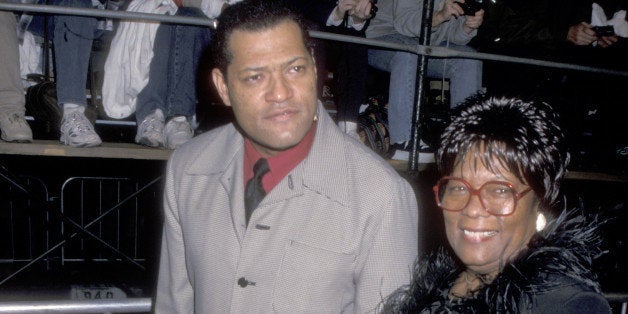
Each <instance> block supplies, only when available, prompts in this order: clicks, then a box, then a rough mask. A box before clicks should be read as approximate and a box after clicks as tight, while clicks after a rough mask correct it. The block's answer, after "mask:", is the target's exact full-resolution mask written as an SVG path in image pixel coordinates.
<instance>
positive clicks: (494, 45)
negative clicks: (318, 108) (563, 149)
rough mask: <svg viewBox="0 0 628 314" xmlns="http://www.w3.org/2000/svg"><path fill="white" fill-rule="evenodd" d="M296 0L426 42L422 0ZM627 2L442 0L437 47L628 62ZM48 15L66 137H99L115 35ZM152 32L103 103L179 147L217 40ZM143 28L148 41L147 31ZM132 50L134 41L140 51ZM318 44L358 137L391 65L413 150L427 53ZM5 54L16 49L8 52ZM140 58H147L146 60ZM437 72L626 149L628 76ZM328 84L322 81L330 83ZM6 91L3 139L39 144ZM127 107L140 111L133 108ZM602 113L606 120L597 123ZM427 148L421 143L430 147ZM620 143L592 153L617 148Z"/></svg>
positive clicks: (200, 30)
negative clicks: (97, 101) (98, 44)
mask: <svg viewBox="0 0 628 314" xmlns="http://www.w3.org/2000/svg"><path fill="white" fill-rule="evenodd" d="M467 1H469V2H470V0H467ZM52 2H53V3H52V4H54V5H66V6H75V7H88V8H94V7H101V8H107V2H105V3H101V2H99V1H90V0H58V1H52ZM140 2H142V1H140V0H136V1H131V4H130V5H129V4H128V3H127V4H126V5H124V2H122V3H123V6H122V7H123V8H127V7H132V6H133V3H140ZM295 4H296V6H297V7H298V9H299V10H301V11H302V13H304V14H305V15H306V17H308V18H309V19H311V20H312V21H313V22H314V23H315V24H317V25H318V29H319V30H323V31H328V32H334V33H339V34H345V35H353V36H358V37H368V38H372V39H379V40H384V41H388V42H394V43H403V44H409V45H416V44H418V43H419V35H420V29H421V17H422V9H423V1H419V2H411V1H407V0H380V1H378V2H376V3H374V2H371V1H369V0H341V1H338V2H336V1H308V0H303V1H298V2H295ZM468 4H469V5H470V4H471V3H468ZM227 5H229V2H228V1H223V0H212V1H209V0H206V1H192V0H190V1H166V2H165V4H164V5H161V6H160V7H159V8H157V9H155V10H156V11H158V12H157V13H163V14H176V15H181V16H193V17H202V16H206V17H209V18H215V17H217V16H218V15H219V14H220V12H221V10H222V9H223V8H224V6H227ZM627 6H628V5H627V4H626V2H625V1H621V0H577V1H566V0H560V1H549V0H530V1H522V0H500V1H484V2H482V3H480V6H478V8H477V9H476V10H473V11H472V12H465V10H464V9H466V8H467V7H468V5H467V4H464V1H462V0H461V1H453V0H436V1H435V2H434V5H433V8H434V11H433V18H432V23H431V26H432V28H431V30H432V33H431V45H439V46H446V47H449V48H452V49H457V50H464V51H475V50H477V51H479V52H487V53H495V54H503V55H509V56H517V57H529V58H534V59H542V60H551V61H559V62H566V63H575V64H583V65H590V66H596V67H604V68H610V69H615V70H626V69H628V62H627V60H626V51H628V50H627V44H626V36H627V35H628V34H627V33H628V26H627V22H626V9H627ZM8 16H9V13H7V12H3V19H4V17H8ZM50 20H51V23H50V24H49V33H50V34H51V37H52V42H53V47H54V52H55V54H54V60H55V78H56V79H55V81H56V88H57V98H58V104H59V106H60V110H62V112H63V121H62V122H61V125H60V132H61V138H60V140H61V142H62V143H63V144H66V145H70V146H76V147H90V146H96V145H100V143H101V139H100V137H99V136H98V134H97V133H96V131H95V130H94V126H93V124H92V121H90V120H89V119H87V118H86V117H85V114H84V112H85V107H86V106H87V105H88V101H87V99H86V97H85V88H84V87H85V86H86V80H87V73H88V64H89V58H90V53H91V49H92V43H93V41H94V39H95V38H99V36H102V34H103V33H106V32H104V31H103V30H99V29H98V25H101V24H100V23H99V20H98V19H96V18H92V17H81V16H72V15H59V16H54V17H53V18H52V19H50ZM3 23H4V22H3ZM5 24H6V23H5ZM120 24H122V23H120ZM600 26H607V27H606V28H603V27H602V28H601V27H600ZM609 26H610V30H609ZM2 27H3V36H5V35H6V34H4V32H5V31H6V30H7V27H12V29H13V28H14V27H15V26H14V25H9V24H7V25H4V24H3V26H2ZM147 28H148V27H147ZM120 29H122V27H120ZM114 31H115V30H114ZM602 31H606V32H605V33H602ZM41 32H42V30H39V33H41ZM120 32H121V31H120ZM146 34H148V37H150V38H151V39H150V40H149V43H148V46H147V47H149V48H150V49H148V50H146V47H145V46H142V47H141V48H137V50H141V49H144V50H142V51H138V52H136V53H138V54H142V53H143V54H144V55H149V58H148V59H147V60H149V61H150V63H149V65H146V64H144V69H143V70H142V71H143V72H141V74H139V75H138V77H137V78H133V80H135V83H137V82H138V81H139V84H138V85H133V82H131V83H129V84H128V85H129V86H127V88H128V89H129V90H130V92H131V95H130V96H129V95H126V94H125V95H123V96H122V98H123V101H122V102H123V103H122V109H119V108H118V109H116V108H113V109H111V108H108V105H107V103H106V102H113V103H114V105H116V106H117V105H119V104H118V103H119V102H121V101H120V100H119V98H120V95H116V94H115V93H114V95H113V96H111V92H109V93H108V92H107V90H109V91H111V90H113V91H117V90H119V89H120V88H119V85H120V84H121V83H120V82H119V81H118V80H117V79H118V78H119V77H123V76H124V74H126V72H125V73H122V74H120V75H118V76H115V75H116V74H115V73H114V74H111V73H112V72H114V71H111V68H113V69H114V70H115V71H118V69H117V68H116V67H122V64H121V61H120V60H116V59H115V58H113V57H111V56H110V57H109V58H108V61H107V62H108V63H112V64H113V65H111V66H110V71H109V74H107V73H105V75H109V76H112V75H113V79H107V78H106V79H105V84H104V85H107V84H109V86H105V88H103V90H104V102H105V104H104V106H105V109H108V110H107V114H108V115H109V116H110V117H113V118H124V117H127V116H130V115H131V114H135V118H136V120H137V124H138V129H137V135H136V137H135V141H136V142H137V143H140V144H143V145H147V146H151V147H165V148H171V149H173V148H176V147H178V146H180V145H182V144H183V143H184V142H186V141H187V140H188V139H189V138H191V137H192V136H193V135H194V127H195V125H196V124H195V120H194V117H195V113H196V110H197V109H196V105H197V86H198V82H197V81H196V80H197V76H196V75H195V74H196V73H197V67H198V59H199V56H200V55H201V53H202V51H203V49H204V48H205V47H206V46H207V45H208V44H209V42H210V38H211V30H210V29H209V28H207V27H198V26H183V25H171V24H162V25H161V26H159V28H157V27H154V28H151V29H146V30H144V33H142V35H146ZM115 35H116V36H118V35H119V34H117V33H116V34H115ZM136 35H137V38H138V39H139V37H140V36H141V35H140V34H136ZM130 38H131V40H133V38H136V37H134V36H131V37H130ZM114 40H115V39H114ZM140 41H141V40H140ZM3 42H4V40H3ZM138 45H139V44H138ZM9 46H10V45H9ZM9 46H7V47H3V48H8V47H9ZM126 48H128V47H124V49H126ZM131 48H132V47H130V48H128V49H130V50H133V49H131ZM8 49H13V48H8ZM119 49H120V48H118V50H119ZM315 49H316V53H315V56H316V58H317V66H318V75H319V78H321V77H323V78H324V77H326V76H327V73H328V72H333V73H334V80H335V85H334V87H335V89H334V95H335V104H336V106H337V108H338V111H337V112H338V114H337V122H338V125H339V126H340V127H341V128H342V129H343V130H344V131H345V132H346V133H349V134H351V135H353V136H354V137H358V136H357V128H358V123H357V121H358V113H359V108H360V106H361V105H363V104H365V103H366V102H367V99H368V97H369V96H373V95H369V90H368V89H367V80H368V75H369V73H370V72H369V71H368V70H369V67H373V68H376V69H380V70H384V71H387V72H390V85H389V88H388V96H389V99H388V124H389V125H388V131H389V132H390V140H391V143H392V144H394V145H393V146H394V147H395V148H396V149H397V151H398V153H402V154H396V155H395V156H394V157H393V158H395V159H407V151H406V149H407V147H408V146H409V145H408V144H409V141H410V128H411V122H412V121H411V116H412V109H413V107H414V93H415V87H416V86H415V85H416V81H415V79H416V64H417V59H418V58H417V55H414V54H412V53H406V52H399V51H394V50H385V49H377V48H374V47H368V46H364V45H358V44H351V43H342V42H333V43H332V42H328V41H319V44H318V45H317V47H316V48H315ZM13 54H14V53H13ZM3 55H6V56H9V54H8V53H7V52H4V50H3ZM116 56H118V55H116ZM118 57H119V56H118ZM109 59H112V60H109ZM15 62H17V61H15V60H13V59H7V62H4V64H5V65H8V64H9V63H10V64H13V65H14V64H15ZM116 62H117V63H116ZM138 62H140V63H141V62H144V63H146V61H145V60H140V61H138ZM119 71H121V72H123V70H119ZM14 72H15V71H2V75H3V76H9V75H13V76H15V74H11V73H14ZM129 73H134V72H129ZM427 75H428V77H432V78H442V79H447V80H449V82H450V89H449V93H450V95H451V97H450V99H449V105H450V106H451V107H455V106H456V105H457V104H458V103H460V102H462V101H463V100H464V99H465V98H467V97H468V96H470V95H473V94H474V93H476V92H477V91H480V90H482V89H484V90H487V91H489V92H492V93H501V94H508V95H512V94H526V95H536V96H539V97H542V98H544V99H547V100H549V101H551V103H553V104H555V106H557V107H559V110H558V111H559V112H561V113H564V116H565V120H566V121H565V123H566V124H567V125H569V126H570V127H568V134H569V136H570V139H571V140H572V142H573V144H574V145H575V146H578V145H581V144H583V143H585V142H587V141H586V140H583V139H582V135H583V134H587V135H591V134H592V132H593V133H597V134H596V135H599V136H601V137H603V138H605V141H606V142H607V143H606V144H610V143H613V145H615V146H614V147H613V149H615V150H616V151H617V152H620V151H622V149H623V150H624V151H625V146H626V143H628V139H627V138H626V134H625V132H621V130H620V129H619V128H620V125H621V121H622V119H623V116H622V114H620V110H621V109H620V108H621V107H622V102H625V99H626V92H625V91H624V90H625V89H622V88H621V86H622V85H623V86H625V83H626V78H625V77H622V76H612V75H601V74H592V73H587V72H577V71H567V70H556V69H548V68H544V67H540V66H532V65H522V64H516V63H505V62H491V61H480V60H475V59H462V58H430V59H429V61H428V71H427ZM5 81H6V82H9V80H6V79H4V78H3V79H2V80H1V82H2V84H3V85H6V83H5ZM13 81H15V80H13ZM319 81H321V82H322V79H319ZM13 85H15V84H13ZM123 87H124V86H123ZM123 89H124V88H123ZM319 89H321V90H322V84H321V83H319ZM1 90H2V94H1V96H2V100H1V104H2V111H1V112H0V127H1V128H2V139H4V140H6V141H30V140H31V138H32V136H31V135H30V130H28V124H27V123H25V122H24V119H23V112H24V109H23V108H24V105H23V102H21V100H20V101H18V102H15V100H12V98H11V97H13V96H10V92H9V87H4V86H3V87H2V88H1ZM319 94H320V91H319ZM116 97H117V98H116ZM124 97H127V98H128V99H130V100H128V101H127V100H126V99H125V98H124ZM108 98H109V99H111V100H108ZM124 101H127V102H130V103H131V104H130V105H129V104H125V103H124ZM127 105H128V107H129V108H130V109H129V108H124V106H127ZM109 107H111V106H109ZM114 107H115V106H114ZM602 120H604V121H608V123H599V122H600V121H602ZM16 121H17V122H16ZM583 121H585V122H587V121H589V122H590V121H593V122H591V123H589V124H587V123H583ZM596 122H597V123H596ZM592 129H595V130H592ZM16 132H17V133H16ZM16 134H17V135H16ZM358 138H359V137H358ZM590 142H596V141H590ZM597 143H599V141H598V142H597ZM395 144H396V145H395ZM424 145H425V143H421V145H420V146H421V147H423V146H424ZM581 146H582V145H581ZM610 146H612V145H607V147H606V148H600V147H597V148H596V147H594V148H592V150H593V151H599V150H600V149H601V150H605V149H606V150H609V149H610V148H609V147H610ZM583 149H584V148H583ZM589 149H591V148H589ZM426 151H427V152H428V155H427V156H431V154H429V152H430V150H429V149H427V150H426ZM404 153H405V154H404ZM428 159H430V158H428ZM426 160H427V159H426ZM428 162H429V160H428Z"/></svg>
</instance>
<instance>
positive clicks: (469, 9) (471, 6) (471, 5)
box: [454, 0, 482, 15]
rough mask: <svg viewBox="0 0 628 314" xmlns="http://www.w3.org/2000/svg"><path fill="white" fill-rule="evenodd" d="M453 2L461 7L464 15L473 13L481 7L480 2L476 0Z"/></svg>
mask: <svg viewBox="0 0 628 314" xmlns="http://www.w3.org/2000/svg"><path fill="white" fill-rule="evenodd" d="M454 3H457V4H458V5H459V6H460V7H461V8H462V10H463V11H464V15H475V12H477V11H480V10H481V9H482V2H478V1H476V0H466V1H465V2H464V3H462V2H459V1H454Z"/></svg>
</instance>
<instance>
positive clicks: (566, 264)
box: [381, 210, 603, 313]
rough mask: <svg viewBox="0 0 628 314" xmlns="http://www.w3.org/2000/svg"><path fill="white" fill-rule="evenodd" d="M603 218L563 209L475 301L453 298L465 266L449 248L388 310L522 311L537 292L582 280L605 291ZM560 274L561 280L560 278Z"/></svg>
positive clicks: (420, 267) (417, 269)
mask: <svg viewBox="0 0 628 314" xmlns="http://www.w3.org/2000/svg"><path fill="white" fill-rule="evenodd" d="M598 228H599V222H598V221H597V219H594V220H592V221H590V222H587V221H586V220H585V218H584V216H582V215H581V214H579V213H577V212H576V210H574V211H570V212H567V211H563V212H562V213H561V214H560V215H559V217H558V218H556V219H555V220H553V221H552V222H550V223H549V224H548V225H547V227H546V228H545V229H544V230H543V231H542V232H540V233H537V234H536V235H535V236H534V237H533V238H532V239H531V241H530V243H528V249H527V250H524V251H523V252H521V253H520V254H519V255H518V256H517V257H516V258H515V259H514V260H513V261H512V262H510V263H509V264H507V265H506V266H505V267H504V269H503V270H502V272H500V274H499V275H498V276H497V277H496V278H495V280H493V282H491V283H490V284H487V285H485V286H484V287H482V288H481V289H480V291H479V292H478V294H476V295H475V296H474V297H473V298H470V299H462V300H456V301H451V300H450V299H449V297H448V294H449V289H450V288H451V286H452V285H453V283H454V281H455V280H456V278H458V276H459V274H460V273H461V272H462V271H463V270H464V268H463V267H461V266H460V264H459V263H458V262H457V261H456V260H455V259H454V257H452V255H451V253H448V252H446V251H445V250H444V249H441V250H439V251H438V252H436V253H435V254H432V255H429V256H428V257H427V258H424V259H423V260H422V261H420V262H418V263H415V266H414V270H413V280H412V283H411V284H410V285H408V286H404V287H401V288H399V289H398V290H397V291H396V292H394V293H393V294H391V295H390V296H389V297H388V298H387V299H386V300H385V302H384V303H383V304H382V308H381V310H382V312H385V313H419V312H430V313H450V312H460V313H495V312H497V313H500V312H510V313H517V312H520V309H524V308H530V306H531V304H532V299H533V296H534V295H535V294H537V293H542V292H546V291H550V290H553V289H558V288H560V286H561V285H566V284H574V283H577V284H580V285H583V286H585V287H587V288H588V289H590V290H591V291H595V292H598V293H600V287H599V284H598V282H597V278H596V275H595V274H594V273H593V272H592V271H591V267H592V263H593V260H594V259H596V258H597V257H599V256H600V255H601V254H603V251H602V249H601V238H600V237H599V235H598ZM557 278H560V280H556V279H557Z"/></svg>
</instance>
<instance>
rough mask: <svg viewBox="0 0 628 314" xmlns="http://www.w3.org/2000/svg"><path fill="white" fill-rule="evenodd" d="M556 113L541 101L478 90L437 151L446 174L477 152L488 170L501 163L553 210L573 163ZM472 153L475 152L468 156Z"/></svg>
mask: <svg viewBox="0 0 628 314" xmlns="http://www.w3.org/2000/svg"><path fill="white" fill-rule="evenodd" d="M558 123H559V122H558V115H557V114H556V113H555V112H554V111H553V110H552V108H551V107H550V106H549V105H548V104H546V103H544V102H539V101H526V100H523V99H520V98H509V97H492V96H489V95H485V94H478V95H476V96H474V97H471V98H469V99H467V100H466V101H465V102H464V103H463V104H462V105H460V106H459V107H457V108H456V110H455V111H454V113H453V116H452V118H451V123H450V124H449V125H448V126H447V127H446V129H445V130H444V132H443V134H442V136H441V141H440V148H439V150H438V153H437V163H438V168H439V170H440V171H441V173H442V174H443V175H449V174H451V173H453V171H454V168H455V167H456V166H457V165H458V163H460V162H462V161H463V160H464V159H465V158H467V157H473V158H475V159H476V161H479V162H480V163H482V165H484V166H485V167H486V168H487V169H489V170H490V171H497V170H496V167H495V166H497V165H495V164H494V163H495V161H498V162H499V166H501V167H503V168H504V169H507V170H508V171H510V172H511V173H513V174H514V175H515V176H517V178H518V179H519V180H520V181H521V182H524V183H526V184H527V185H529V186H530V187H531V188H532V190H533V191H534V192H535V194H536V195H537V197H539V199H540V201H541V209H542V210H544V211H549V210H550V209H551V208H552V206H553V205H554V202H555V201H556V199H557V197H558V195H559V188H560V181H561V179H562V177H563V175H564V173H565V168H566V167H567V164H568V163H569V153H568V152H567V150H566V146H565V145H566V144H565V140H564V134H563V132H562V130H561V129H560V127H559V124H558ZM469 153H471V154H473V156H467V155H468V154H469Z"/></svg>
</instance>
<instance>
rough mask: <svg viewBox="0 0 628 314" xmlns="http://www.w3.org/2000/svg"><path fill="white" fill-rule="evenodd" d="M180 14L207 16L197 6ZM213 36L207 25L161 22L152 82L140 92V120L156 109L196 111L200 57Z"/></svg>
mask: <svg viewBox="0 0 628 314" xmlns="http://www.w3.org/2000/svg"><path fill="white" fill-rule="evenodd" d="M176 15H179V16H191V17H205V15H204V14H203V12H202V11H201V10H200V9H197V8H185V7H183V8H179V10H177V13H176ZM210 38H211V34H210V30H209V29H208V28H206V27H200V26H191V25H174V24H161V25H160V26H159V28H158V29H157V34H156V35H155V43H154V46H153V51H154V56H153V59H152V60H151V63H150V70H149V74H148V84H146V86H145V87H144V88H143V89H142V91H141V92H140V93H139V94H138V96H137V107H136V110H135V117H136V119H137V121H138V123H140V122H141V121H142V120H144V118H146V116H148V115H149V114H151V113H153V112H154V111H155V110H156V109H161V111H163V113H164V116H165V117H166V118H168V117H173V116H179V115H183V116H186V117H188V119H189V118H190V117H192V116H193V115H194V114H195V113H196V99H197V95H196V75H197V70H198V61H199V58H200V56H201V53H202V52H203V49H204V48H205V47H207V45H208V44H209V41H210Z"/></svg>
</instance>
